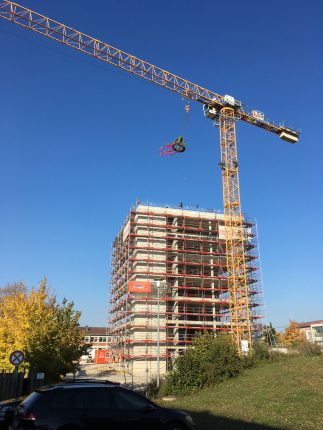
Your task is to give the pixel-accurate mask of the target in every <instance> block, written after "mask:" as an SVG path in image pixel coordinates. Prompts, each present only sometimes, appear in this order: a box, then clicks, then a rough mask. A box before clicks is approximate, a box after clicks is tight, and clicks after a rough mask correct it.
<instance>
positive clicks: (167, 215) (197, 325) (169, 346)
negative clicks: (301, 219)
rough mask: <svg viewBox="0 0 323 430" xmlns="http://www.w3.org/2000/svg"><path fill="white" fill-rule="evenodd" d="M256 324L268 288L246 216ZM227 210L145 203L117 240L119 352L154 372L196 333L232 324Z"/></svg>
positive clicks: (133, 365)
mask: <svg viewBox="0 0 323 430" xmlns="http://www.w3.org/2000/svg"><path fill="white" fill-rule="evenodd" d="M244 232H245V238H244V239H245V240H244V246H245V256H246V266H247V274H248V291H249V307H250V312H251V321H252V330H253V331H254V332H256V331H257V327H258V326H259V318H261V312H262V309H261V308H260V305H261V300H262V291H261V286H260V282H259V281H258V277H257V246H256V235H255V233H254V224H253V223H252V222H251V221H249V220H246V219H244ZM226 265H227V261H226V252H225V238H224V220H223V214H222V213H217V212H215V211H212V210H205V209H198V208H196V209H192V208H184V207H183V205H182V204H180V205H179V206H177V207H171V206H155V205H150V204H141V203H139V204H137V205H136V206H135V207H134V208H133V209H132V210H131V211H130V213H129V215H128V217H127V219H126V221H125V223H124V225H123V227H122V229H121V231H120V232H119V233H118V235H117V236H116V238H115V240H114V243H113V254H112V274H111V290H110V320H109V328H110V334H111V335H112V339H113V344H112V354H113V360H114V361H115V362H116V363H119V364H120V365H122V366H125V367H126V368H127V369H128V370H130V371H133V372H134V374H140V373H142V374H143V375H144V374H146V377H147V379H148V378H151V377H154V376H155V375H156V373H157V372H158V374H159V372H160V373H161V374H162V373H165V371H166V370H168V369H170V368H171V366H172V362H173V359H174V357H176V355H178V354H180V353H181V352H182V351H184V350H185V349H186V348H187V347H188V346H189V345H190V344H191V343H192V340H193V337H194V336H195V335H196V333H201V332H204V331H209V332H215V333H218V332H229V331H230V310H229V309H230V295H229V291H228V282H227V272H226Z"/></svg>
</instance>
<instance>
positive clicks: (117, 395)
mask: <svg viewBox="0 0 323 430" xmlns="http://www.w3.org/2000/svg"><path fill="white" fill-rule="evenodd" d="M111 392H113V396H114V402H115V404H116V407H117V411H118V412H119V413H118V414H116V415H115V424H116V428H117V429H122V430H128V429H129V430H130V429H131V430H148V429H150V430H151V429H153V430H160V429H162V428H163V424H162V421H161V414H160V413H159V408H158V406H156V405H153V404H152V403H151V402H150V401H149V400H147V399H146V398H145V397H143V396H141V395H139V394H137V393H134V392H133V391H130V390H127V389H124V388H121V387H114V388H113V389H111Z"/></svg>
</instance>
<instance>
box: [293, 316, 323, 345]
mask: <svg viewBox="0 0 323 430" xmlns="http://www.w3.org/2000/svg"><path fill="white" fill-rule="evenodd" d="M298 327H299V329H300V331H301V332H302V333H304V335H305V337H306V340H307V341H308V342H311V343H316V344H317V345H319V346H320V347H321V348H323V320H316V321H308V322H301V323H298Z"/></svg>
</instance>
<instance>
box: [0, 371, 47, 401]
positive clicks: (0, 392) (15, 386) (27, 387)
mask: <svg viewBox="0 0 323 430" xmlns="http://www.w3.org/2000/svg"><path fill="white" fill-rule="evenodd" d="M42 385H44V380H43V379H37V372H29V373H28V374H27V373H25V372H18V373H15V372H6V371H5V370H2V371H0V401H1V400H7V399H12V398H14V397H20V396H25V395H27V394H29V393H32V392H33V391H35V390H36V389H37V388H40V387H41V386H42Z"/></svg>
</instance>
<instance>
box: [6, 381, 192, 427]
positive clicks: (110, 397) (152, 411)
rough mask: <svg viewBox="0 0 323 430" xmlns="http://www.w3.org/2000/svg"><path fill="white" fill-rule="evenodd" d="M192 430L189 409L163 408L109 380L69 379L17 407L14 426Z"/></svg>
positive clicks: (29, 397)
mask: <svg viewBox="0 0 323 430" xmlns="http://www.w3.org/2000/svg"><path fill="white" fill-rule="evenodd" d="M112 428H116V429H118V430H119V429H120V430H121V429H131V430H139V429H140V430H147V429H153V430H162V429H165V430H192V429H195V424H194V421H193V419H192V418H191V416H190V415H188V414H187V413H186V412H183V411H179V410H175V409H168V408H163V407H161V406H158V405H156V404H155V403H153V402H152V401H150V400H148V399H146V398H144V397H143V396H141V395H140V394H138V393H135V392H133V391H131V390H128V389H126V388H123V387H121V386H119V385H116V384H111V383H108V382H94V381H91V382H89V381H88V382H81V381H78V382H75V383H73V382H68V383H63V384H62V383H60V384H55V385H51V386H47V387H43V388H40V389H39V390H36V391H35V392H33V393H32V394H30V395H29V396H28V397H27V398H26V399H25V400H24V401H23V402H22V403H20V404H19V406H18V407H17V408H16V409H15V413H14V420H13V424H12V425H11V427H10V429H11V430H21V429H39V430H40V429H51V430H104V429H112Z"/></svg>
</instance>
